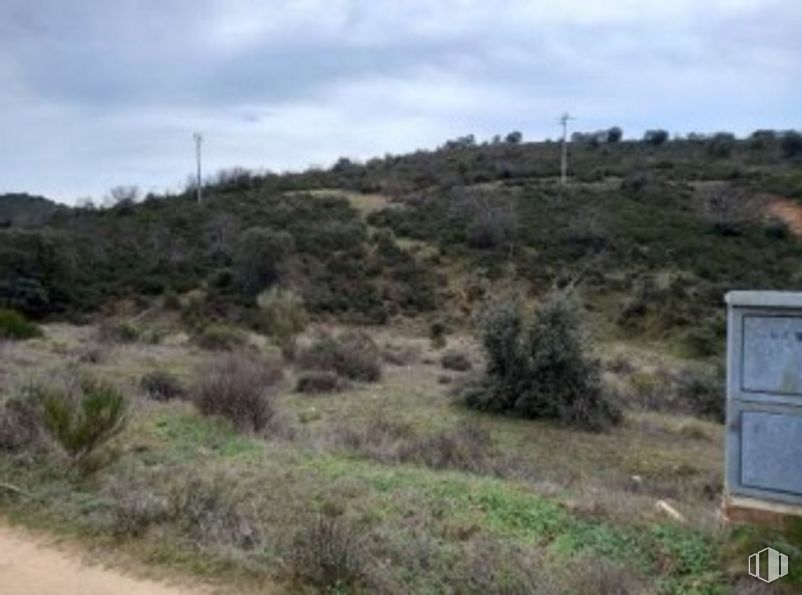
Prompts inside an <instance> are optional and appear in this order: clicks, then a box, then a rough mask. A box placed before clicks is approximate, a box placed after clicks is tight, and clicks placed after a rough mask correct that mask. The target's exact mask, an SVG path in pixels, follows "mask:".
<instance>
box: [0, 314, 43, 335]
mask: <svg viewBox="0 0 802 595" xmlns="http://www.w3.org/2000/svg"><path fill="white" fill-rule="evenodd" d="M42 334H43V333H42V329H41V328H39V326H38V325H36V324H34V323H33V322H30V321H29V320H27V319H26V318H25V317H24V316H23V315H22V314H20V313H19V312H16V311H14V310H7V309H5V308H0V339H11V340H14V341H20V340H23V339H33V338H34V337H41V336H42Z"/></svg>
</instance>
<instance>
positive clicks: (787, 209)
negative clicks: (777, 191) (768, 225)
mask: <svg viewBox="0 0 802 595" xmlns="http://www.w3.org/2000/svg"><path fill="white" fill-rule="evenodd" d="M766 212H767V213H768V214H769V215H771V216H772V217H776V218H777V219H779V220H780V221H782V222H784V223H785V224H786V225H787V226H788V229H790V230H791V233H793V234H794V235H795V236H802V205H800V204H799V203H798V202H796V201H794V200H791V199H790V198H785V197H783V196H768V197H767V205H766Z"/></svg>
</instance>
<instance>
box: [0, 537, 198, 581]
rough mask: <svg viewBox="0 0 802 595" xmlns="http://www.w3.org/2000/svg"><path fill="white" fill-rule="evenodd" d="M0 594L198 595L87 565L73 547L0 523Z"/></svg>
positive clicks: (112, 570)
mask: <svg viewBox="0 0 802 595" xmlns="http://www.w3.org/2000/svg"><path fill="white" fill-rule="evenodd" d="M0 593H2V594H3V595H111V594H114V595H202V594H203V593H206V591H203V590H197V589H188V588H184V587H174V586H170V585H166V584H163V583H158V582H154V581H150V580H142V579H137V578H133V577H130V576H126V575H124V574H122V573H121V572H120V571H118V570H114V569H108V568H103V567H100V566H94V565H88V564H87V562H86V561H84V560H82V559H81V556H80V554H79V553H78V550H77V549H71V548H70V547H66V548H65V547H57V546H56V545H55V544H54V542H53V541H52V539H51V540H48V539H47V538H44V537H41V536H38V535H34V534H31V533H28V532H26V531H22V530H19V529H12V528H8V527H7V526H5V525H2V524H0Z"/></svg>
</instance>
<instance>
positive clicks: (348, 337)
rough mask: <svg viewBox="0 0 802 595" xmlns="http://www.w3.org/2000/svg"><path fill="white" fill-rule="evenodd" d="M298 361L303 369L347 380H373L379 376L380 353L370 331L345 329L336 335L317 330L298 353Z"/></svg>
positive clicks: (380, 369)
mask: <svg viewBox="0 0 802 595" xmlns="http://www.w3.org/2000/svg"><path fill="white" fill-rule="evenodd" d="M298 365H299V366H300V367H301V368H303V369H306V370H324V371H329V372H334V373H336V374H339V375H340V376H342V377H343V378H348V379H350V380H362V381H365V382H375V381H377V380H378V379H379V378H381V371H382V368H381V354H380V352H379V348H378V347H377V346H376V343H375V342H374V341H373V339H371V338H370V335H368V334H367V333H363V332H359V331H347V332H343V333H340V334H339V335H336V336H335V335H330V334H321V335H320V336H319V337H317V338H316V339H315V341H314V342H313V343H312V344H311V345H310V346H308V347H306V348H305V349H303V350H302V351H301V352H300V353H299V355H298Z"/></svg>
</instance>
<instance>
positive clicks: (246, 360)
mask: <svg viewBox="0 0 802 595" xmlns="http://www.w3.org/2000/svg"><path fill="white" fill-rule="evenodd" d="M281 377H282V370H281V367H280V366H279V364H277V363H276V362H271V361H266V360H262V359H260V358H258V357H257V356H255V355H251V354H249V353H247V352H244V351H240V352H233V353H227V354H225V355H221V356H219V357H216V358H215V359H213V360H211V361H210V362H208V363H207V364H205V365H204V366H203V367H202V368H201V369H199V370H198V384H197V386H196V387H195V389H194V392H193V398H194V401H195V404H196V405H197V407H198V409H199V410H200V411H201V413H203V414H204V415H219V416H222V417H225V418H227V419H229V420H230V421H231V422H232V423H233V424H234V425H235V426H236V427H237V428H238V429H241V430H253V431H257V432H258V431H260V430H263V429H264V428H265V427H266V426H267V424H268V423H269V422H270V420H271V418H272V417H273V414H274V413H275V411H274V409H273V405H272V403H271V400H270V398H271V396H272V394H273V393H274V392H275V389H276V385H277V384H278V382H279V381H280V380H281Z"/></svg>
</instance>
